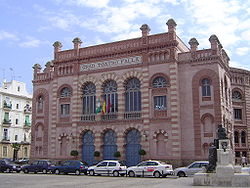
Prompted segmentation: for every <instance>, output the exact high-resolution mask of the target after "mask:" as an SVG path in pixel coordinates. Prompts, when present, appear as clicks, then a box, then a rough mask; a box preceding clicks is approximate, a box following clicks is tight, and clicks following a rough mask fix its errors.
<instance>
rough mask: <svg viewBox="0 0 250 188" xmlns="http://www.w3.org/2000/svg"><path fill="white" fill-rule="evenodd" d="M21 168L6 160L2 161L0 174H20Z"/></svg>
mask: <svg viewBox="0 0 250 188" xmlns="http://www.w3.org/2000/svg"><path fill="white" fill-rule="evenodd" d="M20 171H21V166H20V165H18V164H15V163H12V162H10V161H9V160H6V159H1V160H0V172H18V173H19V172H20Z"/></svg>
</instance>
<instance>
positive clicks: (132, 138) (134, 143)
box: [126, 129, 141, 166]
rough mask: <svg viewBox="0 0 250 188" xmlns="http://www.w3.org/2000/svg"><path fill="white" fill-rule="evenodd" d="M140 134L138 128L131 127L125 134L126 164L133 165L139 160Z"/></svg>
mask: <svg viewBox="0 0 250 188" xmlns="http://www.w3.org/2000/svg"><path fill="white" fill-rule="evenodd" d="M140 142H141V134H140V132H139V131H138V130H136V129H132V130H130V131H129V132H128V133H127V136H126V165H127V166H133V165H136V164H137V163H139V162H140V161H141V156H140V155H139V150H140V149H141V144H140Z"/></svg>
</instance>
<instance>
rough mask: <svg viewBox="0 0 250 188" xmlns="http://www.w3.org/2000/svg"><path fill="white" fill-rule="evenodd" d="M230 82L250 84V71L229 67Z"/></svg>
mask: <svg viewBox="0 0 250 188" xmlns="http://www.w3.org/2000/svg"><path fill="white" fill-rule="evenodd" d="M230 74H231V83H232V84H233V85H241V86H250V71H248V70H244V69H239V68H230Z"/></svg>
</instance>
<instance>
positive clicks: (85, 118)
mask: <svg viewBox="0 0 250 188" xmlns="http://www.w3.org/2000/svg"><path fill="white" fill-rule="evenodd" d="M95 116H96V115H95V114H90V115H82V116H81V121H87V122H89V121H90V122H92V121H95Z"/></svg>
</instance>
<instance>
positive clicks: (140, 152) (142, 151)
mask: <svg viewBox="0 0 250 188" xmlns="http://www.w3.org/2000/svg"><path fill="white" fill-rule="evenodd" d="M138 153H139V155H141V156H142V158H143V156H144V155H146V154H147V152H146V151H145V150H144V149H141V150H139V151H138Z"/></svg>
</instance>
